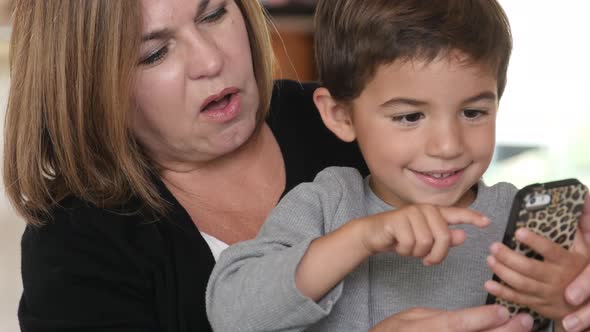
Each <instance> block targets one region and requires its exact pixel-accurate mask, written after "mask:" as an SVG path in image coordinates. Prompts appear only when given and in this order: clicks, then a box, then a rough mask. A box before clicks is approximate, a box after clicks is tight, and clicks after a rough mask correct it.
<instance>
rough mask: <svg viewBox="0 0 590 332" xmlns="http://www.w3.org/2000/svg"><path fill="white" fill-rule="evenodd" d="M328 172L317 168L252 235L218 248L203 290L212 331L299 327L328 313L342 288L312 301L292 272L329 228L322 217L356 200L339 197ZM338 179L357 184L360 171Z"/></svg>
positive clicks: (337, 188)
mask: <svg viewBox="0 0 590 332" xmlns="http://www.w3.org/2000/svg"><path fill="white" fill-rule="evenodd" d="M333 173H334V172H330V171H322V172H320V174H318V176H317V177H316V180H314V182H313V183H304V184H301V185H299V186H297V187H296V188H294V189H293V190H291V191H290V192H289V193H287V195H286V196H285V197H284V198H283V199H282V200H281V201H280V202H279V204H278V205H277V207H276V208H275V209H274V210H273V211H272V213H271V215H270V216H269V218H268V219H267V220H266V222H265V224H264V226H263V227H262V229H261V230H260V232H259V234H258V236H257V237H256V239H254V240H251V241H245V242H241V243H238V244H236V245H233V246H230V247H229V248H228V249H226V250H225V251H223V252H222V254H221V256H220V258H219V260H218V261H217V264H216V265H215V267H214V269H213V272H212V274H211V277H210V279H209V283H208V286H207V293H206V305H207V314H208V317H209V320H210V322H211V325H212V327H213V329H214V330H216V331H217V330H219V331H276V330H281V331H300V330H303V329H305V328H307V327H309V326H310V325H311V324H314V323H316V322H317V321H319V320H320V319H322V318H324V317H326V316H327V315H328V314H329V313H330V311H331V310H332V307H333V304H334V303H335V302H336V301H337V300H338V298H339V296H340V294H341V292H342V287H341V286H340V285H338V286H337V287H335V288H334V289H333V290H332V291H330V292H329V294H328V295H327V296H326V297H325V298H324V299H323V300H322V301H320V302H316V301H313V300H311V299H309V298H307V297H305V296H303V295H302V294H301V292H300V291H299V290H298V289H297V287H296V285H295V271H296V269H297V266H298V264H299V262H300V261H301V258H302V257H303V255H304V254H305V252H306V250H307V248H308V247H309V244H310V242H311V241H312V240H313V239H316V238H319V237H321V236H323V235H324V234H325V232H326V230H330V229H331V227H328V226H329V224H328V226H327V225H326V224H325V223H324V219H329V218H332V216H334V215H335V213H336V211H338V209H339V206H340V203H342V204H343V205H344V206H348V207H350V206H353V207H354V204H355V202H356V203H358V202H360V201H362V200H361V199H359V198H358V197H356V196H355V197H348V196H344V195H343V194H342V193H343V191H342V188H341V187H340V184H339V182H338V181H334V176H332V175H333ZM357 173H358V172H357ZM342 177H345V178H346V179H347V180H348V181H353V180H354V181H356V182H357V183H355V185H357V186H360V188H362V185H363V182H362V181H363V180H362V177H360V175H358V174H357V175H356V176H355V174H350V172H349V173H345V174H343V175H342ZM357 210H359V209H357ZM342 214H344V212H343V213H342ZM350 218H353V217H350Z"/></svg>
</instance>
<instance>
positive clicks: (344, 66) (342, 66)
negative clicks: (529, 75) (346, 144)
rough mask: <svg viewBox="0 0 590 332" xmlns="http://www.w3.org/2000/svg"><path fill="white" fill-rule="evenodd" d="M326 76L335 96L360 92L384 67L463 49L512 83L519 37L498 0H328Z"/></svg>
mask: <svg viewBox="0 0 590 332" xmlns="http://www.w3.org/2000/svg"><path fill="white" fill-rule="evenodd" d="M315 15H316V16H315V59H316V64H317V66H318V74H319V80H320V82H321V84H322V85H323V86H324V87H326V88H327V89H328V90H329V91H330V94H331V95H332V97H334V98H335V99H336V100H339V101H341V102H350V101H352V99H354V98H356V97H358V96H359V95H360V94H361V92H362V90H363V88H364V87H365V85H366V84H367V83H368V81H369V80H370V79H371V78H372V77H373V75H374V74H375V71H376V70H377V68H378V67H379V66H380V65H383V64H389V63H392V62H394V61H398V60H400V61H408V60H425V61H432V60H434V59H435V58H437V57H438V56H445V55H448V54H449V52H451V51H460V52H462V53H463V54H466V55H467V56H468V60H469V61H470V62H473V63H484V64H487V65H489V67H490V69H491V70H493V71H494V72H495V73H496V74H497V76H496V77H497V80H498V96H499V97H500V96H502V93H503V92H504V87H505V86H506V71H507V69H508V62H509V59H510V52H511V50H512V36H511V32H510V25H509V23H508V18H507V17H506V13H505V12H504V10H503V9H502V7H500V5H499V4H498V3H497V2H496V0H436V1H423V0H320V1H319V3H318V6H317V8H316V14H315Z"/></svg>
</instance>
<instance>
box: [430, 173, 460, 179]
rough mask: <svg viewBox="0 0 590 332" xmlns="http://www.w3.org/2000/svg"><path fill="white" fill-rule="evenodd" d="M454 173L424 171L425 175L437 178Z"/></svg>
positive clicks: (446, 176)
mask: <svg viewBox="0 0 590 332" xmlns="http://www.w3.org/2000/svg"><path fill="white" fill-rule="evenodd" d="M453 174H454V173H426V175H428V176H431V177H433V178H437V179H444V178H448V177H449V176H451V175H453Z"/></svg>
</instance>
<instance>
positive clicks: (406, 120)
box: [392, 112, 424, 125]
mask: <svg viewBox="0 0 590 332" xmlns="http://www.w3.org/2000/svg"><path fill="white" fill-rule="evenodd" d="M423 118H424V114H422V113H420V112H416V113H409V114H404V115H396V116H394V117H393V118H392V119H393V121H394V122H399V123H401V124H406V125H412V124H415V123H416V122H418V121H420V120H421V119H423Z"/></svg>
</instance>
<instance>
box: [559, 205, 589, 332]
mask: <svg viewBox="0 0 590 332" xmlns="http://www.w3.org/2000/svg"><path fill="white" fill-rule="evenodd" d="M578 225H579V230H578V233H577V234H576V243H575V244H574V246H578V245H579V243H580V242H583V244H585V245H586V246H590V195H586V200H585V202H584V212H583V213H582V217H581V219H580V222H579V224H578ZM580 247H583V245H580ZM565 299H566V300H567V302H568V303H569V304H571V305H573V306H581V307H579V308H578V309H577V310H576V311H575V312H573V313H570V314H569V315H567V316H566V317H565V318H564V320H563V326H564V327H565V329H566V331H568V332H579V331H585V330H587V329H589V328H590V265H588V266H586V268H585V269H584V270H583V271H582V273H580V274H579V275H578V276H577V277H576V279H575V280H574V281H573V282H572V283H571V284H569V286H568V287H567V288H566V290H565Z"/></svg>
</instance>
